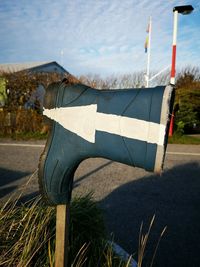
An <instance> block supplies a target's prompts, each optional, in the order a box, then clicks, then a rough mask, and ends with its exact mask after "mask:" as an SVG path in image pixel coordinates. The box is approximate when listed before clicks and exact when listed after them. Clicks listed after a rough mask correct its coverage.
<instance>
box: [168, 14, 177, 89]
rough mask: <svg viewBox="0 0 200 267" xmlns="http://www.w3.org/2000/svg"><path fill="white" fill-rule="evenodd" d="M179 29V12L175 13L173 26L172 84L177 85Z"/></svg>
mask: <svg viewBox="0 0 200 267" xmlns="http://www.w3.org/2000/svg"><path fill="white" fill-rule="evenodd" d="M177 28H178V11H177V10H175V11H174V26H173V43H172V65H171V78H170V83H171V84H173V85H174V84H175V75H176V43H177Z"/></svg>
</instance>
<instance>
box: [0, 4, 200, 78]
mask: <svg viewBox="0 0 200 267" xmlns="http://www.w3.org/2000/svg"><path fill="white" fill-rule="evenodd" d="M186 4H192V5H193V6H194V8H195V12H193V13H192V14H191V15H189V16H183V15H179V17H178V19H179V21H178V43H177V67H184V66H186V65H194V66H199V67H200V3H199V1H193V0H192V1H179V0H178V1H172V0H168V1H167V0H166V1H163V0H160V1H155V0H151V1H149V0H140V1H138V0H123V1H122V0H112V1H111V0H59V1H56V0H54V1H53V0H34V1H29V0H0V37H1V38H0V63H16V62H34V61H57V62H58V63H60V64H62V65H63V66H64V67H65V68H66V69H67V70H68V71H69V72H71V73H72V74H74V75H80V74H88V73H96V74H100V75H110V74H119V73H120V74H123V73H132V72H135V71H140V70H144V69H145V68H146V61H147V54H145V53H144V42H145V38H146V34H147V33H146V28H147V24H148V19H149V16H152V42H151V47H152V49H151V67H150V69H151V70H161V69H163V68H165V67H166V66H167V65H170V64H171V46H172V29H173V12H172V10H173V7H174V6H177V5H186Z"/></svg>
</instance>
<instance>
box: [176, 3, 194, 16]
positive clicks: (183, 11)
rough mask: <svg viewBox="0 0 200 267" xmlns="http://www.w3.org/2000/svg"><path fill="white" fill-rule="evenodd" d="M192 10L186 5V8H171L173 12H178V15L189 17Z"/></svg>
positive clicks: (191, 7)
mask: <svg viewBox="0 0 200 267" xmlns="http://www.w3.org/2000/svg"><path fill="white" fill-rule="evenodd" d="M193 10H194V8H193V6H191V5H186V6H175V7H174V8H173V12H175V11H178V13H180V14H182V15H189V14H190V13H192V11H193Z"/></svg>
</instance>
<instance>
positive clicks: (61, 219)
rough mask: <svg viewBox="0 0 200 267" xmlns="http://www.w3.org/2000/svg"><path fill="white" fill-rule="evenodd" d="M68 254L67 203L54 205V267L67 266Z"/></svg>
mask: <svg viewBox="0 0 200 267" xmlns="http://www.w3.org/2000/svg"><path fill="white" fill-rule="evenodd" d="M68 255H69V205H57V206H56V248H55V267H67V266H68V262H69V261H68Z"/></svg>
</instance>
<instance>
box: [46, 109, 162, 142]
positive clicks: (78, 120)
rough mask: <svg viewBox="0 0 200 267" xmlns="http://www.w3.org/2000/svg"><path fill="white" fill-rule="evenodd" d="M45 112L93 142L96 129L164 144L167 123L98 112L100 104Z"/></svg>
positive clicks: (65, 126)
mask: <svg viewBox="0 0 200 267" xmlns="http://www.w3.org/2000/svg"><path fill="white" fill-rule="evenodd" d="M43 114H44V115H46V116H47V117H49V118H50V119H53V120H54V121H56V122H58V123H59V124H61V125H62V126H63V127H64V128H65V129H67V130H69V131H71V132H73V133H75V134H77V135H79V136H80V137H82V138H84V139H85V140H87V141H88V142H91V143H95V132H96V130H97V131H103V132H107V133H111V134H117V135H119V136H123V137H128V138H131V139H137V140H141V141H146V142H148V143H152V144H158V145H161V146H162V145H163V144H164V137H165V128H166V126H165V125H163V124H158V123H154V122H149V121H145V120H138V119H134V118H129V117H125V116H118V115H114V114H106V113H99V112H97V104H92V105H87V106H76V107H61V108H54V109H44V112H43Z"/></svg>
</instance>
